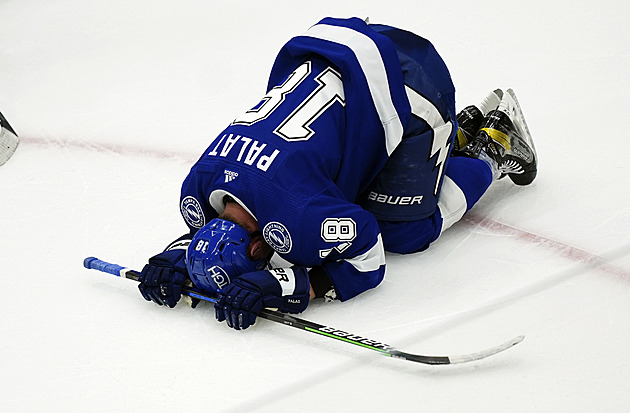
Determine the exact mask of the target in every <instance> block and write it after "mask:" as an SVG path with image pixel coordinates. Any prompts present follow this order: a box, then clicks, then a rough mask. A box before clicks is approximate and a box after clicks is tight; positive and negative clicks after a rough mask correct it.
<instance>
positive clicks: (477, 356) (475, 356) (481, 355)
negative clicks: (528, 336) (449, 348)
mask: <svg viewBox="0 0 630 413" xmlns="http://www.w3.org/2000/svg"><path fill="white" fill-rule="evenodd" d="M524 339H525V336H518V337H515V338H513V339H512V340H509V341H506V342H505V343H503V344H500V345H498V346H496V347H492V348H489V349H487V350H483V351H479V352H477V353H471V354H465V355H462V356H449V357H448V359H449V364H461V363H468V362H471V361H476V360H481V359H485V358H486V357H490V356H493V355H495V354H497V353H501V352H502V351H505V350H507V349H509V348H512V347H514V346H515V345H517V344H518V343H520V342H521V341H523V340H524Z"/></svg>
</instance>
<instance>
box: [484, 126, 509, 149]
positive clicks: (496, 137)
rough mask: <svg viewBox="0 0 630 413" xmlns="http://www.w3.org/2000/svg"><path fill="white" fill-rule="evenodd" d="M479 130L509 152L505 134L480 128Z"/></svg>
mask: <svg viewBox="0 0 630 413" xmlns="http://www.w3.org/2000/svg"><path fill="white" fill-rule="evenodd" d="M481 130H482V131H484V132H486V133H487V134H488V136H490V137H491V138H492V139H494V140H495V141H497V142H498V143H499V145H501V146H503V147H504V148H505V149H507V150H508V151H509V150H510V148H511V145H510V139H509V138H508V136H507V134H505V133H503V132H501V131H498V130H496V129H491V128H482V129H481Z"/></svg>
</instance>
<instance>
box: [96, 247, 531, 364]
mask: <svg viewBox="0 0 630 413" xmlns="http://www.w3.org/2000/svg"><path fill="white" fill-rule="evenodd" d="M83 266H84V267H85V268H88V269H93V270H98V271H102V272H106V273H108V274H113V275H116V276H118V277H121V278H128V279H130V280H134V281H138V276H139V275H140V273H139V272H137V271H134V270H130V269H128V268H124V267H121V266H120V265H116V264H111V263H108V262H105V261H101V260H99V259H98V258H94V257H89V258H86V259H85V260H84V261H83ZM182 294H183V295H187V296H189V297H192V298H196V299H199V300H202V301H207V302H210V303H216V302H217V300H216V298H213V297H210V296H208V295H205V294H203V293H200V292H199V291H195V290H194V289H192V288H188V287H184V288H183V291H182ZM258 316H259V317H261V318H264V319H267V320H270V321H274V322H276V323H280V324H284V325H288V326H291V327H295V328H298V329H300V330H305V331H308V332H311V333H315V334H319V335H321V336H325V337H329V338H334V339H335V340H339V341H343V342H346V343H350V344H354V345H357V346H360V347H364V348H367V349H369V350H373V351H376V352H378V353H380V354H383V355H385V356H388V357H393V358H398V359H403V360H409V361H414V362H416V363H423V364H458V363H467V362H470V361H475V360H481V359H484V358H486V357H489V356H492V355H494V354H497V353H500V352H502V351H504V350H507V349H509V348H510V347H512V346H515V345H516V344H518V343H520V342H521V341H523V339H524V338H525V337H524V336H518V337H516V338H514V339H512V340H510V341H507V342H505V343H503V344H501V345H499V346H496V347H492V348H489V349H487V350H483V351H480V352H478V353H471V354H466V355H461V356H423V355H420V354H410V353H405V352H404V351H400V350H398V349H396V348H394V347H392V346H390V345H388V344H384V343H381V342H379V341H376V340H370V339H368V338H366V337H362V336H358V335H356V334H352V333H348V332H346V331H343V330H339V329H336V328H334V327H329V326H325V325H322V324H317V323H314V322H312V321H308V320H304V319H301V318H298V317H294V316H292V315H289V314H285V313H281V312H278V311H274V310H270V309H266V308H265V309H263V310H262V311H261V312H260V314H259V315H258Z"/></svg>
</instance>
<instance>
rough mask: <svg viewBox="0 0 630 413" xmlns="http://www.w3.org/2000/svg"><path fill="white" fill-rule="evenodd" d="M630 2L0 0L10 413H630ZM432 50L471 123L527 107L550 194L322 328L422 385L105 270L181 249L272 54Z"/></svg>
mask: <svg viewBox="0 0 630 413" xmlns="http://www.w3.org/2000/svg"><path fill="white" fill-rule="evenodd" d="M629 12H630V6H629V5H628V3H627V2H621V1H614V2H607V3H605V4H601V5H600V4H599V3H596V2H590V1H581V0H578V1H568V0H559V1H539V0H534V1H518V2H517V1H500V2H499V1H497V2H493V1H489V0H481V1H475V2H464V1H461V2H437V1H431V2H429V1H420V0H415V1H395V0H392V1H386V2H384V1H375V0H368V1H344V2H342V1H339V0H335V1H329V0H320V1H318V2H304V3H301V2H296V1H293V2H289V1H257V2H254V1H239V2H227V1H222V2H219V1H215V2H209V1H202V0H183V1H167V0H151V1H148V0H146V1H126V0H109V1H80V0H39V1H35V0H3V1H1V2H0V111H2V112H3V113H4V114H5V116H6V117H7V118H8V119H9V121H10V122H11V123H12V125H13V127H14V128H15V129H16V131H17V132H18V134H19V135H20V136H21V144H20V147H19V148H18V150H17V152H16V153H15V155H14V156H13V158H12V159H10V160H9V161H8V162H7V163H6V164H5V165H3V166H2V167H0V194H1V195H0V225H1V236H0V251H2V253H1V257H2V259H1V261H0V262H1V263H2V264H1V269H0V305H1V308H2V309H1V312H2V316H1V317H0V410H2V411H3V412H132V411H133V412H145V411H146V412H149V411H150V412H174V411H182V412H187V411H212V412H214V411H217V412H249V411H262V412H294V411H306V412H320V411H348V412H364V411H370V412H392V411H401V412H413V411H422V412H447V411H448V412H538V411H544V412H558V411H563V412H622V411H628V410H627V409H628V404H629V403H630V372H629V371H628V369H629V368H630V351H629V350H628V345H629V343H630V326H629V325H628V324H629V322H628V320H629V318H630V258H629V253H630V207H629V205H630V184H628V177H629V176H630V165H629V162H628V159H629V156H630V155H629V151H628V149H627V142H628V136H627V124H628V113H629V110H630V109H629V108H630V98H629V97H628V96H629V95H630V85H629V76H628V68H629V67H630V55H629V53H628V41H629V40H630V36H629V34H630V29H628V16H629V15H630V13H629ZM353 15H356V16H359V17H366V16H369V17H370V19H371V21H372V22H379V23H386V24H391V25H394V26H398V27H401V28H405V29H408V30H411V31H414V32H416V33H418V34H420V35H422V36H424V37H427V38H428V39H430V40H431V41H432V42H433V43H434V44H435V46H436V47H437V49H438V51H439V52H440V53H441V54H442V56H443V58H444V59H445V61H446V62H447V64H448V65H449V67H450V70H451V74H452V76H453V79H454V82H455V85H456V87H457V88H458V101H457V102H458V105H457V106H458V108H459V109H461V108H463V107H464V106H465V105H467V104H470V103H476V102H478V101H479V100H480V99H481V98H482V97H483V96H484V95H485V94H486V93H487V92H488V91H489V90H491V89H493V88H496V87H502V88H504V89H505V88H508V87H512V88H514V89H515V90H516V92H517V94H518V96H519V99H520V101H521V104H522V106H523V110H524V112H525V115H526V116H527V119H528V122H529V126H530V128H531V130H532V133H533V135H534V139H535V142H536V145H537V149H538V153H539V158H540V165H539V176H538V178H537V179H536V181H535V182H534V184H532V185H531V186H529V187H524V188H521V187H516V186H514V185H512V184H511V183H510V182H508V181H507V180H505V181H500V182H498V183H496V184H495V185H493V187H491V189H490V191H489V192H488V193H487V194H486V195H485V197H484V198H483V199H482V201H481V202H480V203H479V204H478V205H477V206H475V208H474V209H473V210H472V211H471V214H470V216H469V217H468V218H467V219H466V220H465V221H463V222H460V223H458V224H456V225H455V226H454V227H453V228H452V229H450V230H449V231H447V232H446V233H445V234H444V236H443V237H442V238H441V239H440V240H439V241H438V242H436V243H435V244H434V245H433V246H432V247H431V248H430V249H429V250H428V251H426V252H424V253H420V254H415V255H411V256H395V255H390V256H388V263H389V265H388V268H387V274H386V280H385V281H384V282H383V284H382V285H381V286H380V287H379V288H377V289H375V290H373V291H371V292H368V293H366V294H363V295H361V296H359V297H357V298H355V299H353V300H350V301H348V302H346V303H333V304H325V303H314V304H312V305H311V306H310V307H309V309H308V310H307V311H306V312H305V313H303V314H302V317H304V318H306V319H309V320H313V321H316V322H319V323H322V324H327V325H331V326H334V327H337V328H340V329H345V330H348V331H351V332H353V333H356V334H360V335H364V336H367V337H369V338H373V339H375V340H380V341H383V342H385V343H388V344H391V345H394V346H396V347H398V348H400V349H401V350H404V351H408V352H412V353H421V354H435V355H443V354H445V355H448V354H463V353H470V352H475V351H478V350H481V349H484V348H487V347H492V346H494V345H496V344H499V343H501V342H503V341H505V340H508V339H510V338H512V337H514V336H517V335H521V334H523V335H525V336H526V339H525V341H524V342H523V343H521V344H519V345H518V346H516V347H514V348H512V349H510V350H508V351H506V352H504V353H502V354H500V355H497V356H494V357H492V358H488V359H486V360H483V361H479V362H474V363H471V364H465V365H457V366H426V365H420V364H415V363H411V362H406V361H401V360H395V359H390V358H387V357H382V356H380V355H379V354H377V353H374V352H371V351H369V350H366V349H362V348H359V347H355V346H351V345H349V344H345V343H341V342H337V341H334V340H331V339H327V338H323V337H318V336H315V335H313V334H309V333H307V332H303V331H299V330H296V329H291V328H288V327H285V326H282V325H279V324H275V323H271V322H268V321H264V320H261V321H259V322H258V323H257V324H256V326H255V327H253V328H250V329H249V330H247V331H245V332H235V331H232V330H230V329H229V328H227V327H226V326H225V324H219V323H217V322H216V321H215V320H214V314H213V309H212V307H211V306H209V305H206V306H200V307H198V308H197V309H195V310H193V309H191V308H189V307H187V306H185V305H180V306H178V307H177V308H175V309H173V310H168V309H165V308H161V307H158V306H156V305H153V304H152V303H148V302H146V301H144V300H143V299H142V298H141V296H140V294H139V293H138V291H137V286H136V284H135V283H134V282H132V281H128V280H122V279H117V278H115V277H112V276H109V275H106V274H103V273H99V272H96V271H88V270H85V269H84V268H83V267H82V262H83V259H84V258H85V257H87V256H91V255H94V256H97V257H99V258H102V259H105V260H109V261H113V262H117V263H119V264H121V265H125V266H129V267H132V268H137V269H141V268H142V266H143V265H144V263H145V262H146V259H147V258H148V257H149V256H151V255H153V254H155V253H156V252H159V251H160V250H161V249H162V248H163V247H164V246H165V244H167V243H168V242H169V241H170V240H172V239H174V238H176V237H177V236H179V235H180V234H181V233H183V232H184V231H185V225H184V223H183V221H182V220H181V218H180V216H179V212H178V201H179V199H178V198H179V187H180V184H181V182H182V180H183V179H184V177H185V176H186V174H187V171H188V169H189V168H190V166H191V164H192V163H193V162H194V161H195V160H196V158H197V157H198V156H199V155H200V154H201V151H202V150H203V149H204V148H205V147H206V146H207V145H208V144H209V142H210V140H211V139H212V138H213V137H214V136H215V135H216V134H218V133H219V132H220V131H221V130H222V129H223V128H224V127H225V126H226V125H227V123H228V122H230V121H231V120H232V119H234V118H235V117H236V116H238V115H239V114H240V113H242V112H243V111H244V110H246V109H248V108H249V107H251V106H253V105H254V104H255V103H256V102H257V101H258V100H259V98H260V97H261V96H262V95H263V94H264V92H265V85H266V79H267V76H268V73H269V70H270V68H271V64H272V62H273V59H274V58H275V55H276V52H277V51H278V50H279V49H280V47H281V46H282V45H283V44H284V42H285V41H287V40H288V39H289V38H290V37H291V36H293V35H297V34H299V33H301V32H303V31H304V30H306V29H307V28H308V27H309V26H310V25H312V24H314V23H316V22H317V21H318V20H320V19H321V18H323V17H325V16H336V17H350V16H353Z"/></svg>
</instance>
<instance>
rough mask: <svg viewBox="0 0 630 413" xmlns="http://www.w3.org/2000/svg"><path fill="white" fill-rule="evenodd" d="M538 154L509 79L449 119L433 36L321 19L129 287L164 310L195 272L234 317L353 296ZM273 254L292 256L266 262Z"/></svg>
mask: <svg viewBox="0 0 630 413" xmlns="http://www.w3.org/2000/svg"><path fill="white" fill-rule="evenodd" d="M458 122H459V127H458ZM536 163H537V161H536V155H535V151H534V146H533V143H532V140H531V136H530V134H529V131H528V130H527V127H526V125H525V123H524V119H523V116H522V112H521V111H520V106H519V105H518V102H517V101H516V99H515V96H514V93H513V92H512V91H511V90H508V91H507V92H506V93H503V92H502V91H501V90H496V91H494V92H492V93H490V94H489V95H488V97H487V98H486V99H484V100H483V101H482V103H481V104H480V105H479V106H470V107H467V108H466V109H465V110H463V111H462V112H461V113H460V114H459V115H458V116H456V112H455V88H454V87H453V84H452V81H451V78H450V75H449V72H448V69H447V67H446V65H445V64H444V62H443V61H442V59H441V58H440V56H439V55H438V53H437V52H436V51H435V49H434V47H433V46H432V45H431V43H429V42H428V41H427V40H425V39H423V38H421V37H419V36H416V35H414V34H412V33H409V32H406V31H403V30H400V29H396V28H393V27H389V26H382V25H369V24H366V23H365V22H364V21H362V20H360V19H356V18H354V19H347V20H345V19H344V20H342V19H332V18H327V19H324V20H322V21H321V22H319V23H318V24H316V25H315V26H313V27H311V28H310V29H309V30H308V31H307V32H305V33H304V34H303V35H301V36H297V37H295V38H293V39H291V40H290V41H289V42H288V43H287V44H286V45H285V46H284V47H283V48H282V50H281V51H280V53H279V54H278V57H277V59H276V61H275V63H274V66H273V68H272V71H271V75H270V79H269V83H268V92H267V94H266V95H265V96H264V97H263V99H262V100H261V101H260V102H259V103H258V104H257V105H255V106H254V107H253V108H252V109H250V110H248V111H247V112H245V113H244V114H242V115H241V116H239V117H238V118H236V119H235V120H234V121H233V122H232V123H231V124H230V125H229V126H228V127H227V128H226V129H225V130H224V131H223V132H221V133H220V134H219V135H218V137H217V138H216V139H214V140H213V141H212V143H211V145H210V146H209V147H208V149H207V150H206V151H205V152H204V153H203V155H202V156H201V158H199V160H198V161H197V163H196V164H195V165H194V166H193V167H192V169H191V171H190V173H189V175H188V177H187V178H186V180H185V181H184V183H183V185H182V191H181V204H180V206H181V213H182V216H183V218H184V220H185V221H186V223H187V225H188V226H189V228H190V234H187V235H185V236H183V237H182V238H180V239H179V240H177V241H175V242H174V243H173V244H171V245H170V246H169V247H168V248H167V249H166V250H165V251H164V252H162V253H160V254H158V255H156V256H155V257H153V258H151V259H150V260H149V264H148V265H146V266H145V267H144V269H143V271H142V273H141V276H140V285H139V288H140V291H141V293H142V295H143V296H144V298H145V299H147V300H150V301H154V302H156V303H158V304H160V305H163V304H166V305H167V306H168V307H174V306H175V304H176V303H177V302H178V300H179V299H180V297H181V289H182V286H183V285H186V284H187V283H192V284H193V285H194V287H195V288H197V289H199V290H202V291H204V292H209V293H212V294H217V295H218V297H219V301H218V303H217V304H216V305H215V312H216V318H217V319H218V320H219V321H224V320H225V321H226V322H227V324H228V325H229V326H230V327H232V328H234V329H237V330H240V329H245V328H247V327H249V326H250V325H251V324H253V323H254V321H255V319H256V315H257V314H258V313H259V312H260V311H261V309H262V308H265V307H274V308H278V309H279V310H280V311H283V312H289V313H299V312H302V311H304V310H305V309H306V308H307V306H308V304H309V302H310V300H312V299H314V298H321V297H326V298H328V299H339V300H341V301H345V300H349V299H351V298H352V297H355V296H356V295H358V294H360V293H362V292H364V291H366V290H369V289H371V288H373V287H376V286H377V285H378V284H379V283H380V282H381V281H382V279H383V276H384V274H385V251H391V252H396V253H402V254H407V253H413V252H417V251H422V250H424V249H426V248H427V247H428V246H429V244H430V243H431V242H433V241H435V240H436V239H437V238H438V237H439V235H440V234H441V233H442V232H443V231H444V230H446V229H447V228H449V227H450V226H451V225H453V224H454V223H455V222H457V221H458V220H459V219H460V218H461V217H462V216H463V215H464V213H465V212H466V211H468V210H469V209H470V208H471V207H472V206H473V205H474V204H475V203H476V202H477V201H478V200H479V198H480V197H481V196H482V195H483V193H484V192H485V191H486V190H487V188H488V187H489V186H490V184H491V183H492V182H493V181H494V180H496V179H499V178H501V177H503V176H506V175H507V176H509V177H510V178H511V179H512V181H514V182H515V183H516V184H519V185H527V184H529V183H531V182H532V181H533V179H534V177H535V175H536ZM274 253H276V254H278V256H279V257H281V258H283V259H284V260H285V261H287V262H289V263H290V264H291V265H290V266H285V267H280V268H271V266H270V265H269V261H270V259H271V258H272V255H273V254H274Z"/></svg>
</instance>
